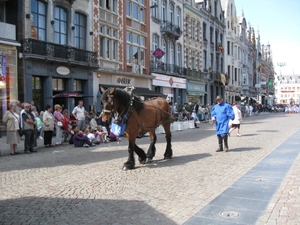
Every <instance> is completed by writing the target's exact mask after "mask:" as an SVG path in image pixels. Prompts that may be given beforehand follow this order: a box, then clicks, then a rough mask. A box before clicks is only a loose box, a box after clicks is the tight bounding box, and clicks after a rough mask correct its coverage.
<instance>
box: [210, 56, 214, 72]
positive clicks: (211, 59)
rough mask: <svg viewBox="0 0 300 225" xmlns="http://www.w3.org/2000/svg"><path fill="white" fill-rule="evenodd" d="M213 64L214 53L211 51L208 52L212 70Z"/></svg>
mask: <svg viewBox="0 0 300 225" xmlns="http://www.w3.org/2000/svg"><path fill="white" fill-rule="evenodd" d="M213 66H214V54H213V53H211V54H210V69H211V70H213Z"/></svg>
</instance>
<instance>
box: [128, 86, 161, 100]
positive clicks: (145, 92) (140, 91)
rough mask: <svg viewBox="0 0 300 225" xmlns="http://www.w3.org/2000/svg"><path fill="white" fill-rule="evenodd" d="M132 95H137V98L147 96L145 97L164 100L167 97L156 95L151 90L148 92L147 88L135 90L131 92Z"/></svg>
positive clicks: (156, 93)
mask: <svg viewBox="0 0 300 225" xmlns="http://www.w3.org/2000/svg"><path fill="white" fill-rule="evenodd" d="M133 93H134V94H136V95H138V96H147V97H164V98H166V97H167V95H165V94H163V93H158V92H155V91H152V90H149V89H148V88H139V87H137V88H135V89H134V90H133Z"/></svg>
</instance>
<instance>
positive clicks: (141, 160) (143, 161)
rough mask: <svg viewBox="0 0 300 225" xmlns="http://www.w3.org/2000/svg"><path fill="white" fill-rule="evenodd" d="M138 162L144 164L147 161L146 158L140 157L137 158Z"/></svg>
mask: <svg viewBox="0 0 300 225" xmlns="http://www.w3.org/2000/svg"><path fill="white" fill-rule="evenodd" d="M139 162H140V164H146V163H147V159H141V158H139Z"/></svg>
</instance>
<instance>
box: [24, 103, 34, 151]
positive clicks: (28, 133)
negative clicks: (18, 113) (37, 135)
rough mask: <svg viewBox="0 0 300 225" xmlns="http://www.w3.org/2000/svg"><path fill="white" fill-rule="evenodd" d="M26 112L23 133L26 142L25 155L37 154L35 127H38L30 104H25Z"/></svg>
mask: <svg viewBox="0 0 300 225" xmlns="http://www.w3.org/2000/svg"><path fill="white" fill-rule="evenodd" d="M24 109H25V111H24V112H23V113H22V120H23V133H24V136H25V140H24V153H25V154H30V153H31V152H36V151H35V150H33V148H34V129H35V128H34V127H35V125H36V121H35V119H34V117H33V115H32V113H31V110H30V104H29V103H27V102H26V103H24Z"/></svg>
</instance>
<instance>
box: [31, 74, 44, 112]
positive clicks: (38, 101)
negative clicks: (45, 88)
mask: <svg viewBox="0 0 300 225" xmlns="http://www.w3.org/2000/svg"><path fill="white" fill-rule="evenodd" d="M42 93H43V92H42V84H41V78H40V77H35V76H33V77H32V100H33V101H34V104H35V106H36V108H37V110H38V111H41V110H44V108H43V106H42V102H43V95H42Z"/></svg>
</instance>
